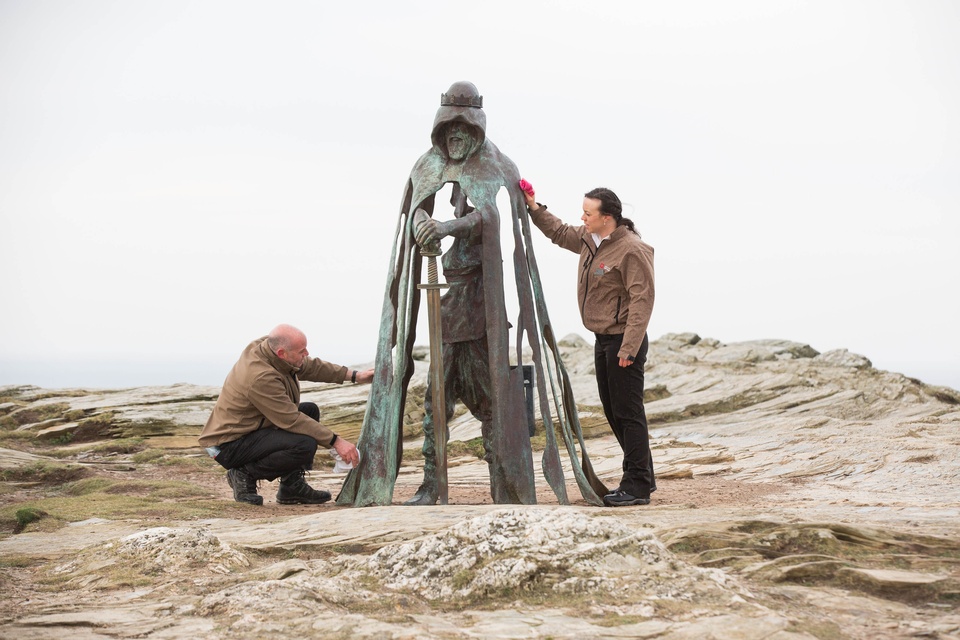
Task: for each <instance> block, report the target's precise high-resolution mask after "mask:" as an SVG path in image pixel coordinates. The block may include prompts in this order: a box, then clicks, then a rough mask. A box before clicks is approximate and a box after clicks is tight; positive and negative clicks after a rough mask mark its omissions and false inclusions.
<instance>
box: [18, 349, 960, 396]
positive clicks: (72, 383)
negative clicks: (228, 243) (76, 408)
mask: <svg viewBox="0 0 960 640" xmlns="http://www.w3.org/2000/svg"><path fill="white" fill-rule="evenodd" d="M863 355H865V356H866V357H868V358H870V355H869V354H863ZM320 357H323V356H320ZM870 360H871V361H872V362H873V366H874V367H875V368H876V369H880V370H886V371H891V372H894V373H901V374H903V375H905V376H907V377H909V378H914V379H917V380H920V381H921V382H923V383H925V384H929V385H936V386H942V387H950V388H952V389H954V390H958V391H960V367H948V366H946V365H941V363H884V362H878V361H876V360H874V359H873V358H870ZM371 361H372V358H371ZM234 362H235V358H234V357H232V358H231V359H230V360H229V361H222V360H218V359H213V358H211V359H206V360H189V361H188V360H151V361H149V362H145V360H144V359H142V358H141V359H131V360H122V359H100V360H92V359H90V358H82V359H76V360H71V359H64V360H60V361H56V360H50V359H47V360H42V361H38V360H25V359H16V358H3V357H0V387H6V386H35V387H40V388H43V389H77V388H79V389H103V390H112V389H126V388H132V387H152V386H170V385H174V384H195V385H199V386H216V387H219V386H221V385H222V384H223V381H224V378H226V376H227V373H228V372H229V371H230V368H231V367H232V366H233V364H234ZM341 364H344V365H347V366H360V365H362V364H364V363H361V362H346V361H343V362H341ZM366 364H368V365H369V362H368V363H366Z"/></svg>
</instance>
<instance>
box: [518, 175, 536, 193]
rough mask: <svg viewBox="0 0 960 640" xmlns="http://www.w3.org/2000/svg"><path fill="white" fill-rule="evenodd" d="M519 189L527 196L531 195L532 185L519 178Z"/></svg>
mask: <svg viewBox="0 0 960 640" xmlns="http://www.w3.org/2000/svg"><path fill="white" fill-rule="evenodd" d="M520 189H521V190H522V191H523V192H524V193H525V194H527V195H528V196H532V195H533V185H532V184H530V183H529V182H527V181H526V180H524V179H523V178H520Z"/></svg>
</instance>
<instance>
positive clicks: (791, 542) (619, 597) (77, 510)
mask: <svg viewBox="0 0 960 640" xmlns="http://www.w3.org/2000/svg"><path fill="white" fill-rule="evenodd" d="M561 351H562V357H563V359H564V362H565V366H566V368H567V371H568V373H569V375H570V377H571V382H572V384H573V387H574V392H575V396H576V398H577V403H578V407H579V414H580V419H581V423H582V425H583V428H584V432H585V434H587V436H588V439H587V440H586V446H587V451H588V452H589V455H590V458H591V461H592V462H593V464H594V467H595V469H596V470H597V473H598V475H600V477H601V478H602V479H604V480H605V481H606V482H607V483H608V484H612V485H613V484H616V481H617V479H618V477H619V464H620V455H619V449H618V447H617V444H616V442H615V441H614V439H613V437H612V436H611V435H610V433H609V430H608V427H607V426H606V423H605V421H604V420H603V418H602V412H601V410H600V409H599V404H600V403H599V400H598V398H597V392H596V388H595V383H594V380H593V373H594V372H593V355H592V345H589V344H587V343H586V342H584V341H583V339H582V338H580V337H579V336H570V337H568V338H566V339H564V340H563V341H562V342H561ZM424 357H425V353H423V350H418V358H421V359H420V360H419V361H418V363H417V367H418V369H417V373H416V375H415V376H414V379H413V381H412V383H411V384H412V391H411V393H410V402H409V404H408V408H407V409H408V415H407V425H406V430H405V434H406V437H405V449H406V450H407V453H406V454H405V455H404V466H403V467H402V469H401V474H400V477H399V478H398V483H397V492H396V495H395V499H396V501H397V502H401V501H402V500H403V499H404V498H406V497H409V495H410V494H412V492H413V491H414V490H415V488H416V486H417V484H418V483H419V479H420V475H421V473H422V471H421V467H420V461H419V456H418V452H417V450H418V445H419V440H418V437H419V431H418V429H419V421H420V419H421V417H422V393H423V387H424V386H425V377H426V369H427V366H428V363H427V362H426V360H425V359H423V358H424ZM646 379H647V392H646V400H647V413H648V416H649V418H650V425H651V435H652V445H653V448H654V460H655V465H656V468H657V472H658V486H659V490H658V492H657V493H655V494H654V496H653V504H651V505H650V506H648V507H637V508H627V509H616V510H614V509H597V508H593V507H589V506H587V505H586V504H585V503H584V502H583V501H577V500H574V504H573V505H571V506H560V505H556V504H555V502H556V500H555V498H553V495H552V493H551V492H549V490H544V491H539V492H538V495H539V496H540V498H541V504H540V505H538V506H531V507H516V506H514V507H511V506H498V505H493V504H491V503H490V499H489V493H488V492H487V478H486V465H485V463H484V462H483V461H482V460H480V459H478V458H477V457H476V449H477V444H476V441H475V438H476V437H477V436H478V435H479V427H478V424H477V423H476V421H475V420H474V419H473V418H472V417H471V416H470V415H469V414H468V413H464V412H462V410H460V411H459V412H458V414H457V416H456V417H455V419H454V421H453V423H452V424H451V439H452V440H455V441H457V443H455V445H453V446H452V448H451V461H450V464H451V470H450V479H451V490H450V502H451V504H450V505H449V506H447V507H434V508H410V507H401V506H392V507H380V508H371V509H350V508H339V507H335V506H333V505H331V504H327V505H322V506H319V507H293V508H292V509H291V508H285V507H283V506H281V505H277V504H276V503H275V502H274V501H273V499H272V497H273V493H274V492H275V486H269V485H265V486H263V487H262V488H261V492H262V493H263V494H264V496H265V499H266V503H265V505H264V506H263V507H261V508H259V509H258V508H256V507H248V506H246V505H239V504H238V503H234V502H233V501H232V500H231V499H230V497H231V496H230V494H229V488H228V487H227V486H226V483H225V482H224V481H223V472H222V470H221V469H219V468H218V467H216V465H215V464H214V463H212V462H211V461H210V460H209V459H207V458H206V457H205V456H203V454H202V453H201V452H200V451H199V449H198V447H197V444H196V435H197V433H198V432H199V429H200V427H201V425H202V424H203V422H204V421H205V420H206V417H207V415H208V414H209V411H210V408H211V407H212V405H213V402H214V401H215V398H216V395H217V393H218V392H219V389H218V388H216V387H198V386H193V385H172V386H168V387H144V388H134V389H123V390H110V391H104V390H84V389H58V390H48V389H40V388H36V387H29V386H8V387H2V388H0V427H2V430H0V436H2V437H3V440H2V442H0V447H2V448H0V473H2V474H3V475H2V477H3V479H4V484H3V493H2V494H0V495H3V497H4V502H3V505H2V506H0V526H2V527H5V528H6V532H5V533H0V582H3V583H4V584H5V592H8V593H9V594H10V595H9V596H8V597H7V598H6V599H5V603H4V604H3V605H0V635H6V634H10V635H14V634H16V636H17V637H24V638H30V637H50V636H51V635H57V634H63V633H66V634H69V635H71V637H91V638H93V637H108V636H110V637H114V636H117V635H128V636H133V635H139V636H142V637H165V638H171V637H183V638H186V637H194V636H196V635H197V634H198V633H199V634H203V635H204V636H207V637H253V636H259V635H264V634H267V633H276V632H277V631H280V632H282V633H283V634H284V635H292V634H295V633H296V634H307V635H318V636H324V635H328V636H334V635H337V634H340V635H345V634H349V635H351V636H359V637H385V638H401V637H438V638H439V637H443V638H452V637H477V636H482V637H545V636H552V637H575V636H576V637H583V636H586V637H651V638H652V637H658V638H703V637H719V636H718V635H716V634H717V633H720V631H719V630H723V637H729V638H774V637H775V638H794V637H796V638H835V637H852V638H871V639H872V638H888V637H889V638H894V637H916V636H923V637H956V635H957V634H958V633H960V610H958V602H960V565H958V564H957V558H960V524H958V523H960V517H958V516H960V454H958V452H960V393H958V392H957V391H956V390H953V389H949V388H945V387H936V386H931V385H926V384H924V383H922V382H921V381H918V380H915V379H911V378H907V377H905V376H903V375H900V374H896V373H891V372H887V371H880V370H877V369H874V368H873V367H872V365H871V363H870V361H869V360H868V359H867V358H866V357H864V356H861V355H857V354H853V353H849V352H847V351H845V350H838V351H831V352H827V353H818V352H817V351H816V350H814V349H813V348H811V347H810V346H809V345H805V344H801V343H796V342H790V341H785V340H755V341H748V342H739V343H731V344H724V343H721V342H719V341H718V340H714V339H710V338H704V339H701V338H700V337H699V336H697V335H696V334H692V333H687V334H669V335H666V336H663V337H661V338H660V339H658V340H655V341H653V342H652V343H651V346H650V352H649V358H648V362H647V366H646ZM367 389H368V388H367V387H360V386H351V385H345V386H340V385H322V384H305V385H304V399H307V400H312V401H315V402H317V403H318V404H319V405H320V406H321V410H322V413H323V417H324V419H325V420H326V421H327V422H328V423H330V424H331V425H333V426H334V428H335V430H337V431H338V432H340V433H342V434H344V435H346V436H347V437H349V438H351V439H353V438H355V437H356V434H357V431H358V430H359V426H360V423H361V422H362V417H363V411H364V406H365V400H366V393H367ZM539 417H540V416H539V415H538V418H539ZM542 428H543V425H542V420H541V421H540V422H539V423H538V429H540V430H542ZM535 442H536V441H535ZM535 448H536V446H535ZM535 457H536V456H535ZM342 477H343V476H342V475H340V474H337V473H334V471H333V469H332V468H331V464H330V460H329V457H328V456H326V454H325V453H320V454H318V462H317V466H316V467H315V470H314V471H313V472H312V473H311V478H310V481H311V483H313V484H315V485H318V486H322V487H324V488H328V489H330V490H332V491H334V493H335V492H336V490H337V488H338V483H339V482H340V481H341V480H342ZM568 479H569V480H571V481H572V478H571V477H570V475H569V474H568ZM539 482H540V484H544V485H545V483H544V482H543V481H542V480H540V481H539ZM568 493H569V495H570V496H571V497H574V496H578V495H579V494H578V492H577V490H576V489H575V487H574V486H573V485H572V482H571V486H570V488H569V491H568ZM281 611H282V614H281V613H279V612H281ZM77 630H81V634H80V635H75V634H77V632H78V631H77ZM83 634H86V635H83ZM711 634H713V636H711Z"/></svg>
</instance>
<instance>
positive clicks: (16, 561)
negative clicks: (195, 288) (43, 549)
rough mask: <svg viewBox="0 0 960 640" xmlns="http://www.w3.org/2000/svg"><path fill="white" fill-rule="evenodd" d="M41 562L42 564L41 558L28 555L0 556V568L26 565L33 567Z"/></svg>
mask: <svg viewBox="0 0 960 640" xmlns="http://www.w3.org/2000/svg"><path fill="white" fill-rule="evenodd" d="M41 564H43V560H42V559H40V558H33V557H30V556H13V555H4V556H0V569H25V568H27V567H35V566H39V565H41Z"/></svg>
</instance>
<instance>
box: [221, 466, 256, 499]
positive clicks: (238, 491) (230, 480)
mask: <svg viewBox="0 0 960 640" xmlns="http://www.w3.org/2000/svg"><path fill="white" fill-rule="evenodd" d="M227 484H229V485H230V488H231V489H233V499H234V500H236V501H237V502H246V503H247V504H255V505H257V506H259V505H262V504H263V496H261V495H258V494H257V481H256V479H255V478H253V476H251V475H250V474H248V473H247V472H246V471H244V470H242V469H230V470H229V471H227Z"/></svg>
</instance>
